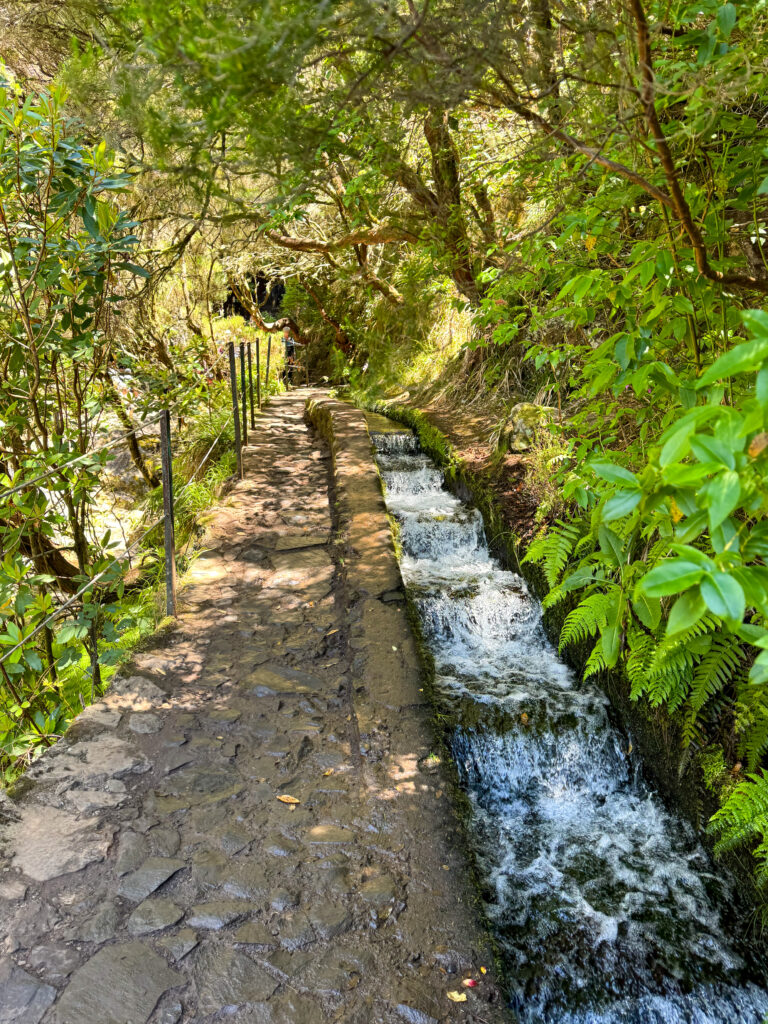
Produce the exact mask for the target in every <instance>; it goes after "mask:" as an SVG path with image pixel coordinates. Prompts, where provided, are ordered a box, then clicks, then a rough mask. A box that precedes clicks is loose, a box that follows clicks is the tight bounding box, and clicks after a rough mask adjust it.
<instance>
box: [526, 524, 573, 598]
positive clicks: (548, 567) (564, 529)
mask: <svg viewBox="0 0 768 1024" xmlns="http://www.w3.org/2000/svg"><path fill="white" fill-rule="evenodd" d="M580 535H581V529H580V526H579V524H578V523H564V522H562V521H561V520H558V522H557V524H556V525H555V526H552V527H550V529H549V530H548V531H547V533H545V534H544V535H543V536H542V537H538V538H537V539H536V540H535V541H534V542H533V544H531V546H530V548H529V549H528V553H527V554H526V556H525V558H524V559H523V561H524V562H540V563H541V567H542V570H543V572H544V578H545V579H546V581H547V583H548V584H549V586H550V587H554V586H555V585H556V583H557V581H558V580H559V579H560V576H561V574H562V572H563V569H564V568H565V567H566V565H567V564H568V559H569V558H570V556H571V552H572V551H573V548H574V545H575V544H576V541H577V540H578V539H579V537H580Z"/></svg>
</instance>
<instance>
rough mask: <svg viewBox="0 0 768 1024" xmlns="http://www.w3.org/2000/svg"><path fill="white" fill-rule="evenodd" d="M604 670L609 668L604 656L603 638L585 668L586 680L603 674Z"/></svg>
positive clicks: (600, 638) (592, 652) (598, 642)
mask: <svg viewBox="0 0 768 1024" xmlns="http://www.w3.org/2000/svg"><path fill="white" fill-rule="evenodd" d="M604 668H607V666H606V664H605V655H604V654H603V640H602V637H599V638H598V641H597V643H596V644H595V646H594V647H593V648H592V651H591V653H590V655H589V657H588V658H587V663H586V665H585V666H584V678H585V679H589V677H590V676H594V675H597V673H598V672H602V671H603V669H604Z"/></svg>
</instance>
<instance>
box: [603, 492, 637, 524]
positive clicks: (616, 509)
mask: <svg viewBox="0 0 768 1024" xmlns="http://www.w3.org/2000/svg"><path fill="white" fill-rule="evenodd" d="M642 496H643V492H642V491H641V490H639V489H638V490H634V491H617V492H616V494H614V496H613V497H612V498H609V499H608V501H606V503H605V507H604V508H603V522H604V523H612V522H613V521H614V519H621V518H623V516H628V515H629V513H630V512H631V511H632V510H633V509H634V508H635V507H636V506H637V505H638V504H639V502H640V499H641V498H642Z"/></svg>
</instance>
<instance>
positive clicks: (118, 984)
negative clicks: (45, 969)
mask: <svg viewBox="0 0 768 1024" xmlns="http://www.w3.org/2000/svg"><path fill="white" fill-rule="evenodd" d="M184 981H185V979H184V977H183V975H181V974H178V973H177V972H176V971H174V970H172V969H171V968H170V967H169V966H168V964H167V963H166V962H165V960H163V958H162V957H161V956H158V954H157V953H155V952H154V951H153V950H152V949H151V948H150V947H149V946H147V945H146V944H145V943H143V942H138V941H136V942H125V943H121V944H119V945H116V946H105V947H104V948H103V949H100V950H99V952H98V953H96V955H95V956H92V957H91V959H90V960H89V961H88V963H86V964H85V965H84V966H83V967H81V968H80V969H79V970H78V971H76V972H75V974H74V975H73V977H72V980H71V981H70V983H69V985H68V986H67V988H66V989H65V991H64V994H63V995H62V996H61V998H60V999H59V1002H58V1005H57V1006H56V1015H55V1021H56V1024H146V1021H147V1019H148V1018H149V1015H150V1014H151V1013H152V1011H153V1010H154V1008H155V1006H157V1002H158V1000H159V999H160V996H161V995H162V994H163V993H164V992H166V991H167V990H168V989H169V988H174V987H175V986H176V985H183V984H184ZM14 1024H15V1022H14Z"/></svg>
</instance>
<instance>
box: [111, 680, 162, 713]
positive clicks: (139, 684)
mask: <svg viewBox="0 0 768 1024" xmlns="http://www.w3.org/2000/svg"><path fill="white" fill-rule="evenodd" d="M109 696H110V697H114V696H117V697H122V698H124V700H123V701H122V702H121V705H122V706H123V707H131V706H133V707H136V706H138V705H141V704H143V703H147V704H151V705H155V706H156V705H158V704H162V703H164V702H165V699H166V697H167V694H166V693H165V692H164V691H163V690H161V689H160V687H159V686H155V684H154V683H153V682H152V681H151V680H150V679H145V677H144V676H129V677H128V678H127V679H123V678H121V677H120V676H117V677H115V678H114V679H113V680H112V685H111V686H110V688H109Z"/></svg>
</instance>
